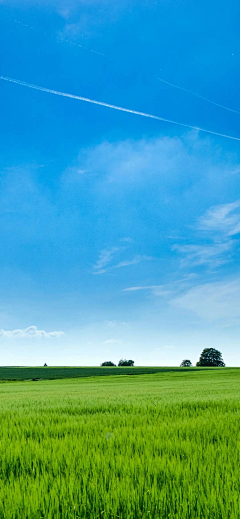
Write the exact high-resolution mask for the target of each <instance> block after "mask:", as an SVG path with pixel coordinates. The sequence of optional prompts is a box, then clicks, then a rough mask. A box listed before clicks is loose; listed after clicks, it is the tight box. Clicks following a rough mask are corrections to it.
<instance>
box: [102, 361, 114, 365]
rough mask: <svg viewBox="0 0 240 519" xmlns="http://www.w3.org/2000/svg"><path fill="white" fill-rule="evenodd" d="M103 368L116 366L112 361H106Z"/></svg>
mask: <svg viewBox="0 0 240 519" xmlns="http://www.w3.org/2000/svg"><path fill="white" fill-rule="evenodd" d="M101 366H116V364H114V362H112V361H111V360H106V361H105V362H102V364H101Z"/></svg>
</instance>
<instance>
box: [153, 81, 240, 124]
mask: <svg viewBox="0 0 240 519" xmlns="http://www.w3.org/2000/svg"><path fill="white" fill-rule="evenodd" d="M158 80H159V81H161V82H162V83H165V84H166V85H170V86H171V87H174V88H178V90H183V92H187V93H188V94H191V95H193V96H196V97H199V99H203V100H204V101H207V102H208V103H211V104H212V105H215V106H218V107H219V108H223V109H224V110H228V112H234V113H235V114H238V115H240V112H238V111H237V110H233V109H232V108H229V107H228V106H224V105H221V104H219V103H215V101H211V99H208V98H207V97H204V96H201V95H199V94H196V93H195V92H192V91H191V90H187V88H183V87H180V86H178V85H175V84H174V83H169V81H165V80H164V79H162V78H160V77H159V78H158Z"/></svg>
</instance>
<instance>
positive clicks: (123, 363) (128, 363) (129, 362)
mask: <svg viewBox="0 0 240 519" xmlns="http://www.w3.org/2000/svg"><path fill="white" fill-rule="evenodd" d="M118 366H134V360H126V359H121V360H120V361H119V363H118Z"/></svg>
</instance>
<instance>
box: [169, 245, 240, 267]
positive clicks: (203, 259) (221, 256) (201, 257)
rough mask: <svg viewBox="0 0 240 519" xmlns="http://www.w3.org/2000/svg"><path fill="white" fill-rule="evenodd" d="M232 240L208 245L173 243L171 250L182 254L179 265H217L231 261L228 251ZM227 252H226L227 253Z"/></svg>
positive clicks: (231, 247) (230, 248)
mask: <svg viewBox="0 0 240 519" xmlns="http://www.w3.org/2000/svg"><path fill="white" fill-rule="evenodd" d="M233 246H234V242H233V241H228V242H225V243H213V244H210V245H174V247H172V249H173V250H177V251H178V252H180V253H182V254H184V259H183V260H182V261H181V265H182V266H183V267H184V266H187V265H189V264H190V265H191V266H192V267H193V266H198V265H206V266H209V267H211V268H215V267H219V266H220V265H223V264H224V263H228V262H229V261H231V254H230V251H231V250H232V249H233ZM227 253H228V254H227Z"/></svg>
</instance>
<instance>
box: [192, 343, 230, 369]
mask: <svg viewBox="0 0 240 519" xmlns="http://www.w3.org/2000/svg"><path fill="white" fill-rule="evenodd" d="M196 366H206V367H207V366H215V367H219V368H221V367H222V368H223V367H224V366H225V363H224V362H223V359H222V354H221V352H220V351H218V350H215V348H205V349H204V350H203V351H202V353H201V355H200V358H199V361H198V362H197V364H196Z"/></svg>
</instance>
